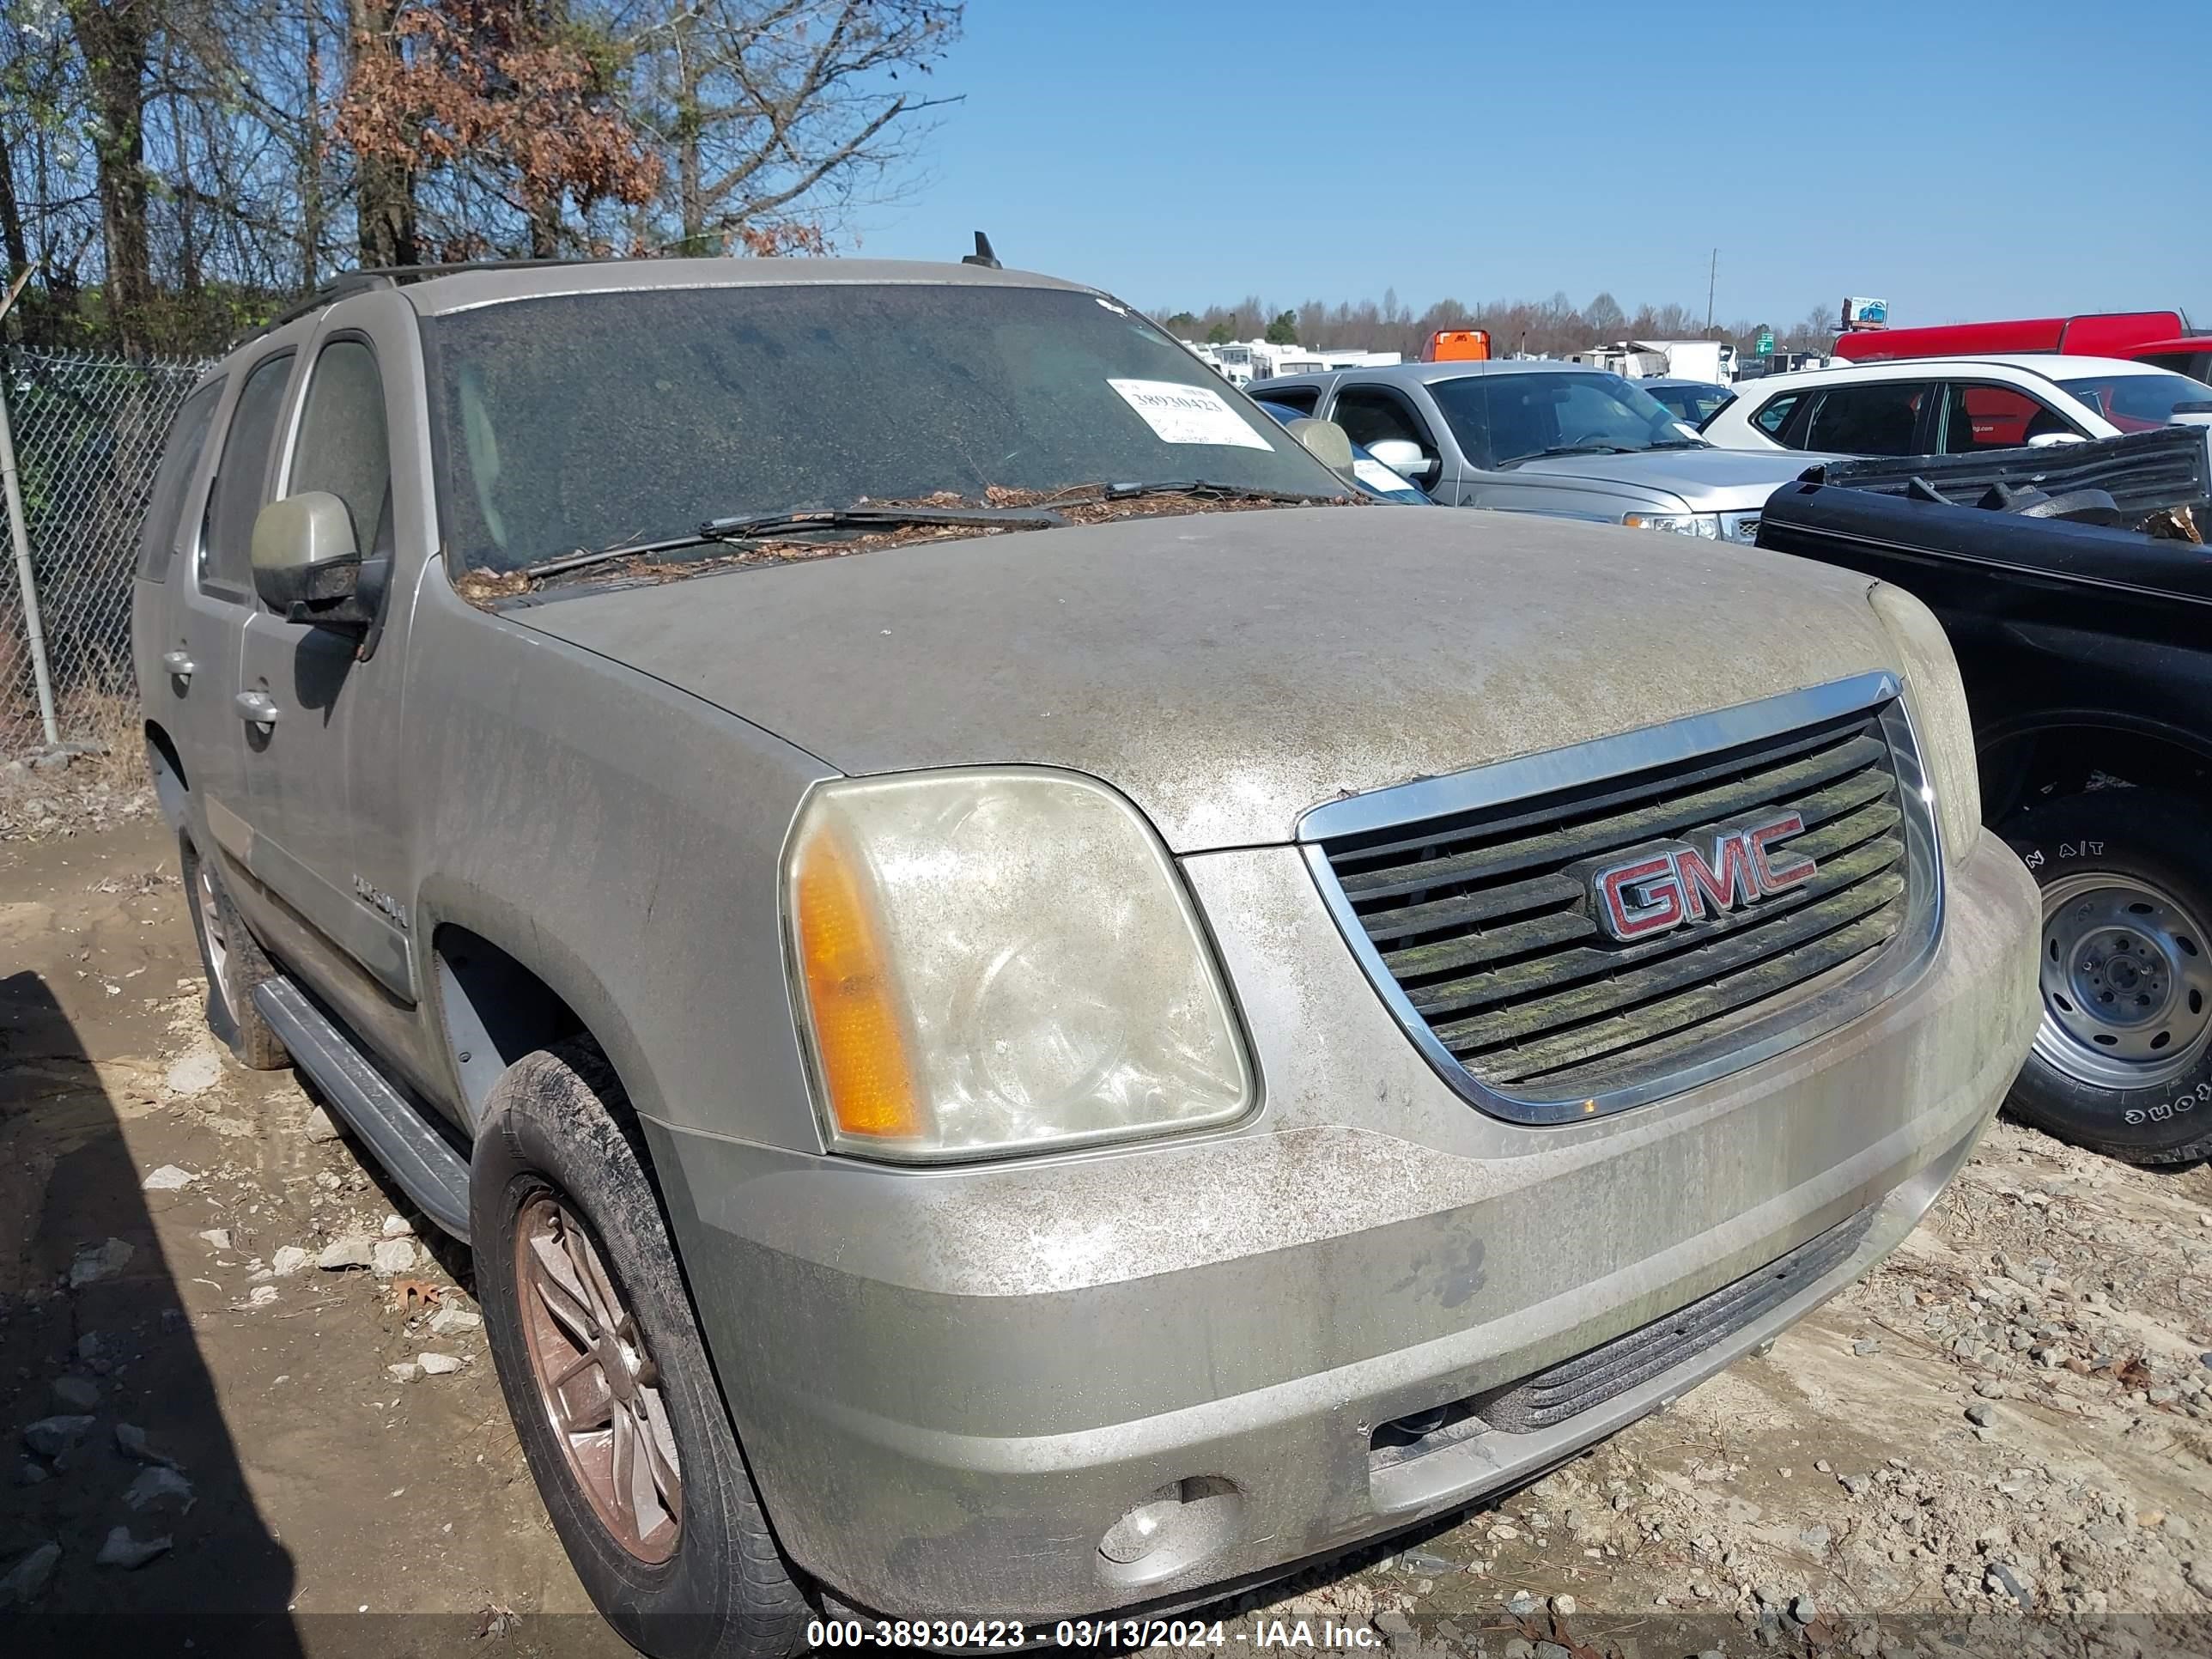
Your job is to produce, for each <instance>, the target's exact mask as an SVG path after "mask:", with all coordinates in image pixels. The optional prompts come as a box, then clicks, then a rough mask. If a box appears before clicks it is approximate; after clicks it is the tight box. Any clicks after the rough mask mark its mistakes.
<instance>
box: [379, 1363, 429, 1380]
mask: <svg viewBox="0 0 2212 1659" xmlns="http://www.w3.org/2000/svg"><path fill="white" fill-rule="evenodd" d="M384 1369H385V1370H386V1372H387V1373H389V1374H390V1376H391V1377H392V1381H393V1382H395V1383H412V1382H414V1381H415V1380H416V1378H417V1377H419V1376H422V1367H421V1366H420V1365H418V1364H416V1363H415V1362H414V1361H413V1360H411V1359H403V1360H401V1361H400V1362H399V1363H398V1364H397V1365H386V1367H385V1368H384Z"/></svg>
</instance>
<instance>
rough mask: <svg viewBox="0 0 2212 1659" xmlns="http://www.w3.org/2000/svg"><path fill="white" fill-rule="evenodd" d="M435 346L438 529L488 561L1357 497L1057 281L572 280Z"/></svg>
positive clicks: (1162, 351) (1220, 386)
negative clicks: (1092, 495) (773, 524)
mask: <svg viewBox="0 0 2212 1659" xmlns="http://www.w3.org/2000/svg"><path fill="white" fill-rule="evenodd" d="M433 337H434V339H435V346H436V352H435V356H436V361H437V365H438V371H437V372H438V374H439V378H440V380H441V399H442V404H443V407H442V410H441V414H442V417H443V419H442V425H443V428H444V443H443V446H442V447H443V449H444V452H445V456H444V460H445V468H446V473H445V478H444V499H443V501H442V512H443V515H444V521H445V530H446V533H447V538H448V540H449V542H450V544H452V546H453V549H454V550H455V551H456V553H457V554H458V556H459V562H461V563H463V564H465V565H466V566H468V567H470V568H474V569H477V570H481V571H485V572H487V573H489V572H507V571H516V570H520V569H522V568H525V567H532V566H537V565H541V564H544V563H545V562H548V561H552V560H557V559H560V558H562V556H564V555H570V554H574V553H577V552H580V551H590V550H598V549H605V548H612V547H626V546H633V545H636V544H646V543H653V542H655V541H665V540H667V539H669V538H683V537H688V536H690V535H691V534H693V533H694V532H696V531H697V530H698V528H699V526H701V525H702V524H703V523H706V522H708V521H710V520H726V519H730V518H732V517H742V516H746V515H750V514H755V513H783V512H786V511H791V510H802V511H803V510H806V509H810V508H824V509H826V508H836V507H849V506H852V505H853V504H854V503H856V502H861V501H873V502H885V501H926V500H951V499H954V498H957V499H959V500H962V501H975V502H977V503H986V502H995V501H1004V500H1013V499H1024V500H1026V499H1033V498H1034V497H1035V496H1036V495H1038V494H1046V495H1049V494H1051V493H1053V492H1055V491H1062V490H1067V489H1073V488H1074V487H1076V486H1079V485H1084V484H1091V483H1132V484H1133V483H1156V482H1166V481H1175V480H1182V481H1188V480H1198V479H1202V480H1204V481H1206V483H1209V484H1212V485H1219V486H1226V487H1229V488H1231V489H1249V490H1263V491H1279V492H1285V493H1288V494H1293V495H1315V496H1327V495H1341V494H1342V493H1343V491H1344V488H1345V486H1344V484H1343V482H1342V481H1341V480H1340V479H1339V478H1338V477H1336V476H1335V474H1334V473H1333V472H1331V471H1329V470H1328V468H1327V467H1325V466H1323V465H1322V464H1321V463H1320V462H1318V461H1316V460H1315V459H1313V458H1312V457H1311V456H1310V455H1309V454H1308V453H1306V451H1305V450H1304V447H1302V446H1301V445H1299V444H1298V442H1297V440H1295V439H1294V438H1291V437H1290V436H1288V435H1285V433H1284V432H1283V430H1282V428H1280V427H1279V426H1277V425H1276V424H1275V422H1273V421H1271V420H1269V419H1268V418H1267V416H1265V415H1263V414H1261V413H1260V412H1259V411H1258V410H1256V409H1255V408H1254V407H1253V406H1252V405H1251V404H1249V402H1247V401H1246V400H1245V398H1243V396H1242V395H1241V394H1239V393H1237V392H1235V391H1233V390H1232V389H1231V388H1230V387H1229V386H1227V385H1225V383H1224V382H1223V381H1222V380H1219V379H1218V377H1217V376H1215V375H1214V374H1212V371H1210V370H1209V369H1207V368H1205V367H1204V366H1203V365H1202V364H1200V363H1199V362H1196V361H1195V360H1194V358H1192V357H1191V356H1190V355H1189V354H1188V352H1186V351H1184V350H1183V349H1182V348H1181V347H1179V346H1177V345H1176V343H1174V342H1173V341H1172V340H1170V339H1169V338H1168V337H1166V336H1165V335H1164V334H1162V333H1161V332H1160V331H1158V329H1156V328H1154V327H1153V326H1152V325H1151V324H1149V323H1147V322H1146V321H1145V320H1144V319H1142V318H1141V317H1139V316H1137V315H1136V314H1135V313H1133V312H1130V311H1128V310H1127V309H1124V308H1122V307H1119V306H1116V305H1113V304H1110V303H1109V302H1107V301H1102V300H1100V299H1098V298H1097V297H1096V296H1094V295H1090V294H1085V293H1077V292H1071V291H1067V290H1064V289H1033V288H1017V287H1009V286H1000V285H997V284H987V283H896V284H894V283H865V284H853V283H836V284H831V283H821V284H811V285H810V284H799V285H793V286H775V287H769V286H759V287H750V286H735V287H728V288H706V289H665V290H647V291H644V292H637V291H632V292H628V293H620V294H584V295H562V296H559V297H555V298H549V299H540V300H524V301H513V302H511V303H508V304H504V305H495V306H487V307H483V308H481V309H477V310H473V311H467V312H462V313H457V314H454V315H451V316H447V317H441V318H439V319H437V320H436V322H435V327H434V331H433Z"/></svg>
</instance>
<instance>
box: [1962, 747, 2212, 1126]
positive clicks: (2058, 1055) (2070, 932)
mask: <svg viewBox="0 0 2212 1659" xmlns="http://www.w3.org/2000/svg"><path fill="white" fill-rule="evenodd" d="M2000 833H2001V834H2002V836H2004V838H2005V840H2006V841H2008V842H2010V843H2011V844H2012V846H2013V848H2014V849H2015V851H2017V852H2018V853H2019V854H2021V858H2022V859H2024V860H2026V861H2027V866H2028V870H2029V872H2030V873H2032V874H2033V876H2034V877H2035V879H2036V883H2037V884H2038V885H2039V886H2040V887H2041V888H2042V890H2043V912H2044V921H2043V932H2042V940H2041V951H2040V960H2041V966H2042V989H2043V1021H2042V1024H2041V1025H2040V1026H2039V1028H2038V1030H2037V1032H2036V1037H2035V1048H2034V1051H2033V1053H2032V1054H2030V1055H2029V1056H2028V1060H2027V1066H2026V1067H2025V1069H2023V1070H2022V1071H2021V1074H2020V1079H2019V1080H2018V1081H2017V1082H2016V1083H2015V1084H2014V1085H2013V1091H2012V1095H2011V1097H2010V1100H2009V1101H2008V1105H2009V1107H2010V1109H2011V1110H2012V1112H2013V1113H2014V1115H2015V1116H2018V1117H2020V1118H2021V1119H2023V1120H2025V1121H2027V1122H2029V1123H2032V1124H2033V1125H2035V1126H2036V1127H2038V1128H2039V1129H2046V1130H2048V1131H2050V1133H2052V1134H2055V1135H2057V1136H2059V1137H2060V1138H2061V1139H2066V1140H2071V1141H2075V1142H2076V1143H2078V1144H2080V1145H2081V1146H2087V1147H2088V1148H2090V1149H2091V1150H2093V1151H2095V1152H2104V1153H2107V1154H2109V1155H2110V1156H2112V1157H2113V1158H2121V1159H2123V1160H2124V1161H2126V1162H2128V1163H2130V1164H2179V1163H2185V1162H2189V1161H2191V1160H2194V1159H2197V1158H2204V1157H2206V1156H2208V1155H2212V832H2208V830H2207V829H2206V828H2205V819H2204V814H2203V810H2202V809H2201V808H2199V807H2198V806H2197V805H2195V804H2193V803H2191V802H2190V801H2186V800H2184V799H2180V798H2179V797H2176V796H2172V795H2165V794H2160V793H2157V792H2155V791H2154V790H2148V789H2128V788H2121V789H2098V790H2092V791H2091V792H2089V793H2087V794H2081V795H2069V796H2068V797H2066V798H2064V799H2060V800H2056V801H2053V802H2051V803H2050V804H2049V805H2040V806H2035V807H2031V808H2029V809H2028V810H2027V811H2024V812H2021V814H2019V815H2018V816H2017V817H2014V818H2013V819H2012V820H2011V821H2010V822H2008V823H2006V824H2005V825H2004V827H2003V829H2002V831H2001V832H2000ZM2131 1005H2132V1006H2131Z"/></svg>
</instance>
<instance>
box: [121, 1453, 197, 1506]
mask: <svg viewBox="0 0 2212 1659" xmlns="http://www.w3.org/2000/svg"><path fill="white" fill-rule="evenodd" d="M171 1500H174V1501H175V1502H177V1503H179V1504H183V1505H184V1506H185V1508H186V1509H187V1510H189V1509H191V1506H192V1483H191V1481H189V1480H185V1477H184V1476H183V1475H181V1474H178V1473H177V1472H176V1471H175V1470H174V1469H173V1468H169V1467H168V1466H167V1464H165V1463H156V1464H155V1465H154V1466H153V1467H152V1468H144V1469H141V1470H139V1471H138V1478H137V1480H133V1481H132V1482H131V1486H130V1489H129V1490H128V1491H126V1492H125V1493H124V1494H123V1501H124V1502H125V1504H129V1505H130V1506H131V1508H132V1509H133V1510H143V1509H145V1508H146V1507H148V1506H149V1504H162V1503H167V1502H170V1501H171Z"/></svg>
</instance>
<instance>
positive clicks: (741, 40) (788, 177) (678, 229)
mask: <svg viewBox="0 0 2212 1659" xmlns="http://www.w3.org/2000/svg"><path fill="white" fill-rule="evenodd" d="M962 11H963V7H962V5H961V4H960V3H958V0H641V3H640V4H639V7H638V9H636V10H635V12H633V13H631V14H629V15H626V16H623V17H621V18H619V19H617V21H615V22H614V24H613V29H614V32H615V33H616V36H617V39H618V40H621V41H623V43H624V45H625V46H626V47H627V48H628V49H629V51H630V52H633V53H634V54H635V67H634V70H633V71H632V73H633V76H634V81H635V88H636V100H635V108H636V110H637V112H638V115H639V118H640V119H641V121H642V122H643V123H644V124H645V125H647V126H649V127H650V128H651V129H652V130H653V132H654V133H655V135H656V137H657V138H658V141H659V145H660V147H661V148H662V149H663V150H664V151H665V154H666V155H667V156H668V158H669V167H668V183H667V186H666V189H665V192H664V195H665V205H666V207H667V210H668V211H669V213H670V216H671V219H672V221H673V222H672V225H671V229H672V230H673V232H674V235H673V237H672V239H671V240H672V242H673V244H674V246H676V247H678V248H680V249H681V250H683V251H684V252H694V253H705V252H720V251H722V250H723V249H725V248H726V247H728V246H732V244H733V243H736V244H742V245H744V246H750V247H753V248H755V249H756V250H757V251H775V250H776V249H777V248H778V247H780V246H785V245H796V246H814V245H816V244H817V243H818V241H819V240H820V239H821V238H822V237H823V234H826V233H829V232H834V231H835V230H836V229H837V228H840V227H841V226H842V223H843V222H844V220H845V217H846V216H847V214H848V212H849V210H851V209H852V208H853V207H854V206H855V205H857V204H860V203H861V202H863V201H866V200H873V199H878V197H877V196H876V195H875V192H878V191H882V190H884V188H885V187H886V185H888V184H889V183H890V180H891V179H892V176H893V174H894V173H895V170H896V169H897V168H898V167H901V166H902V165H903V164H904V163H905V162H906V161H908V160H909V159H910V158H911V157H912V155H913V153H914V149H915V145H916V143H918V142H919V141H920V139H921V137H922V136H923V135H924V134H925V133H926V132H927V131H928V128H929V116H930V112H932V111H933V110H938V109H941V108H942V107H944V106H945V105H947V104H949V103H952V102H956V101H957V100H956V99H952V98H945V97H931V96H927V95H925V94H922V93H921V92H920V91H919V90H918V88H916V86H915V81H916V80H918V79H919V78H920V77H922V76H927V75H928V74H929V73H930V72H931V70H933V68H934V67H935V66H936V64H937V63H938V62H939V59H940V58H942V57H943V55H944V53H945V50H946V49H947V48H948V47H950V46H951V45H952V43H953V42H954V41H955V40H957V39H958V38H959V33H960V25H961V18H962ZM902 77H904V78H902Z"/></svg>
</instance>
